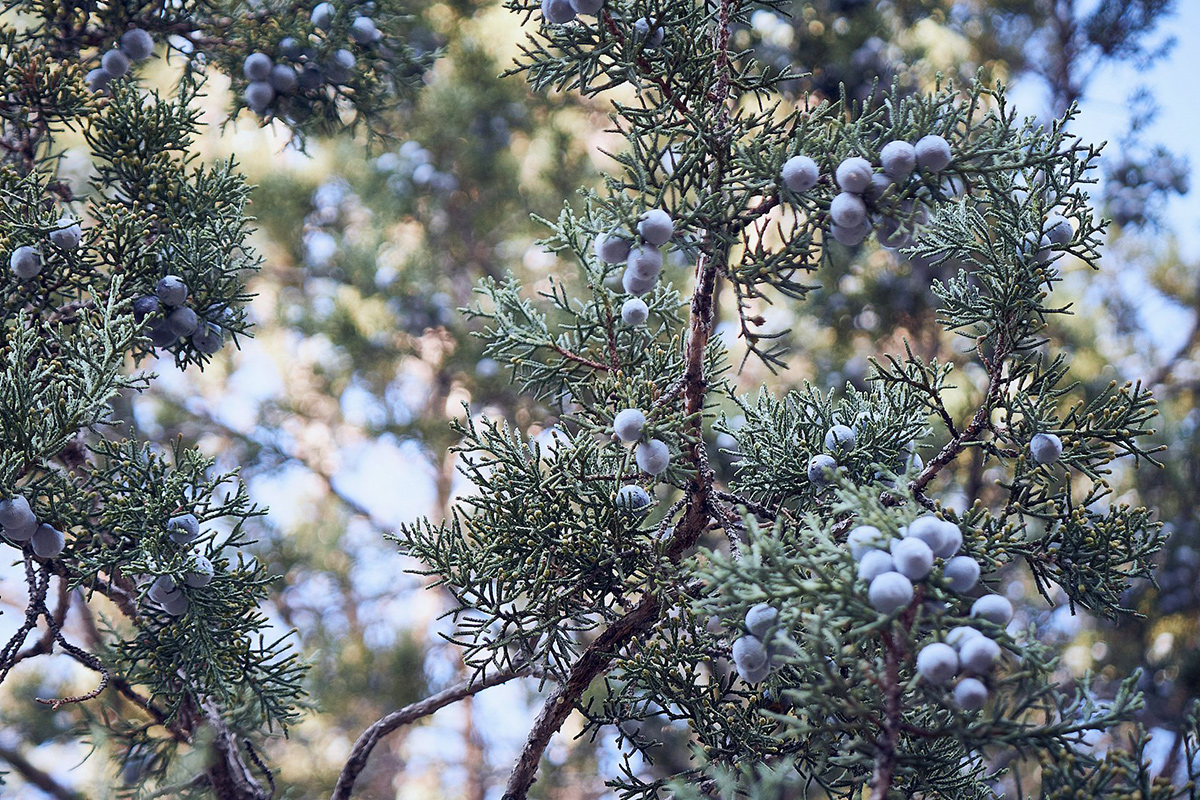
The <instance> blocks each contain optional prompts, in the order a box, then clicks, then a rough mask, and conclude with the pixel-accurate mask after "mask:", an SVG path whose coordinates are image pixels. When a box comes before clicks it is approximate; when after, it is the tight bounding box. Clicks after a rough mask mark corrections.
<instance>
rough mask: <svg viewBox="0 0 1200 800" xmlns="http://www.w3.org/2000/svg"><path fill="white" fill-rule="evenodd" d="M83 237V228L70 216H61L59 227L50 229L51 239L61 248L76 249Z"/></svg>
mask: <svg viewBox="0 0 1200 800" xmlns="http://www.w3.org/2000/svg"><path fill="white" fill-rule="evenodd" d="M82 238H83V229H82V228H80V227H79V223H78V222H76V221H75V220H73V219H71V218H70V217H61V218H60V219H59V220H58V227H57V228H55V229H54V230H52V231H50V241H51V242H53V243H54V246H55V247H58V248H59V249H61V250H74V249H75V248H76V247H79V241H80V239H82Z"/></svg>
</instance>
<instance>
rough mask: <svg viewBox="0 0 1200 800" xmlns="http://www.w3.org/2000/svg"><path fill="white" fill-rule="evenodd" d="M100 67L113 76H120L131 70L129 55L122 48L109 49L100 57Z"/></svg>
mask: <svg viewBox="0 0 1200 800" xmlns="http://www.w3.org/2000/svg"><path fill="white" fill-rule="evenodd" d="M100 68H101V69H103V70H104V71H105V72H107V73H108V74H109V75H110V76H112V77H113V78H120V77H122V76H124V75H125V73H127V72H129V56H127V55H125V54H124V53H122V52H121V51H120V50H109V51H108V52H106V53H105V54H104V55H102V56H101V57H100Z"/></svg>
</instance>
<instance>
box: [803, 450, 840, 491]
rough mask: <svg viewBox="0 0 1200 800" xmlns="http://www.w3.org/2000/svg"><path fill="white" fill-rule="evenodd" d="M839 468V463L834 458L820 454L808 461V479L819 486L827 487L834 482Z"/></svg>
mask: <svg viewBox="0 0 1200 800" xmlns="http://www.w3.org/2000/svg"><path fill="white" fill-rule="evenodd" d="M837 468H838V463H837V461H836V460H835V459H834V458H833V456H827V455H825V454H824V453H818V454H817V455H815V456H813V457H812V458H810V459H809V461H808V479H809V480H810V481H812V482H813V483H815V484H816V485H818V486H825V485H826V484H828V483H830V482H832V481H833V478H834V475H835V474H836V473H837Z"/></svg>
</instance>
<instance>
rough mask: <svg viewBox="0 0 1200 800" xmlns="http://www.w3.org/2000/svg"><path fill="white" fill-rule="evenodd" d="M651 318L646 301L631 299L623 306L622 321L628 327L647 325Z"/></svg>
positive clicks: (636, 298)
mask: <svg viewBox="0 0 1200 800" xmlns="http://www.w3.org/2000/svg"><path fill="white" fill-rule="evenodd" d="M649 318H650V307H649V306H648V305H646V301H644V300H642V299H641V298H638V297H631V298H629V299H628V300H626V301H625V302H624V303H622V304H621V321H622V322H624V323H625V324H626V325H645V324H646V320H647V319H649Z"/></svg>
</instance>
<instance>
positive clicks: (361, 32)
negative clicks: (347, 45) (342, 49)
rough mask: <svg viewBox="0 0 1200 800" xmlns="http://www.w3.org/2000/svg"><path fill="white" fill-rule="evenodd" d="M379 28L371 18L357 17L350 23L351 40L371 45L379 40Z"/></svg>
mask: <svg viewBox="0 0 1200 800" xmlns="http://www.w3.org/2000/svg"><path fill="white" fill-rule="evenodd" d="M379 37H380V33H379V28H377V27H375V20H373V19H371V18H370V17H355V18H354V21H353V22H351V23H350V38H351V39H353V40H354V41H356V42H358V43H359V44H370V43H371V42H374V41H376V40H377V39H379Z"/></svg>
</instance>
